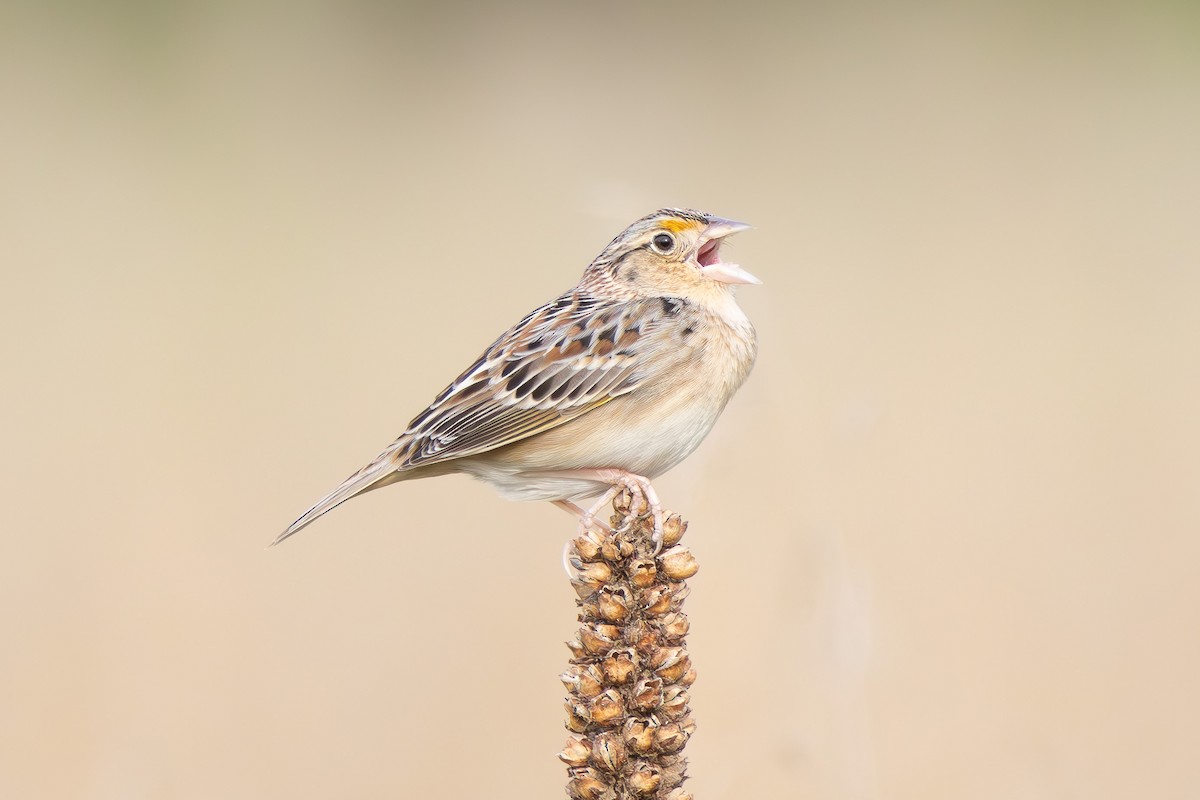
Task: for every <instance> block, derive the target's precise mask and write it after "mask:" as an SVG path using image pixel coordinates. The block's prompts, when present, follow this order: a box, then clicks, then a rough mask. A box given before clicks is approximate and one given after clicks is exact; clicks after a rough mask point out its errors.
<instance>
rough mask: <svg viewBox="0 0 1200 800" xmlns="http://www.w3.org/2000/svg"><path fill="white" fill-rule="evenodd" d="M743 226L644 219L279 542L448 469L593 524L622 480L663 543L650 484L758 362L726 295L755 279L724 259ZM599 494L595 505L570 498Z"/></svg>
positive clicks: (692, 214) (671, 215)
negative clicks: (401, 484)
mask: <svg viewBox="0 0 1200 800" xmlns="http://www.w3.org/2000/svg"><path fill="white" fill-rule="evenodd" d="M748 227H749V226H748V225H745V224H743V223H740V222H733V221H731V220H727V219H721V218H720V217H714V216H711V215H709V214H704V213H701V212H698V211H692V210H685V209H674V208H666V209H662V210H660V211H656V212H654V213H653V214H650V215H649V216H647V217H643V218H642V219H640V220H638V221H637V222H635V223H633V224H632V225H630V226H629V227H628V228H626V229H625V230H624V231H623V232H622V233H621V235H619V236H618V237H617V238H615V239H613V240H612V242H611V243H609V245H608V246H607V247H605V248H604V250H603V252H601V253H600V255H598V256H597V257H596V259H595V260H594V261H593V262H592V263H591V264H590V265H589V266H588V268H587V269H586V270H584V273H583V277H582V278H581V279H580V281H579V284H578V285H577V286H576V287H575V288H574V289H571V290H570V291H569V292H567V293H566V294H564V295H562V296H561V297H559V298H557V299H555V300H552V301H550V302H549V303H546V304H545V305H543V306H540V307H538V308H537V309H535V310H534V311H532V312H531V313H530V314H529V315H528V316H526V317H525V318H524V319H522V320H521V321H520V322H518V323H517V324H516V325H514V326H513V327H512V328H510V329H509V330H507V331H505V332H504V333H503V334H501V335H500V338H499V339H497V340H496V341H495V342H493V343H492V345H491V346H490V347H488V349H487V350H486V351H485V352H484V353H483V355H482V356H480V357H479V360H477V361H476V362H475V363H474V364H472V365H471V366H470V367H468V368H467V370H466V371H465V372H463V374H462V375H460V376H458V378H457V379H455V381H454V382H453V383H451V384H450V385H449V386H448V387H446V389H445V390H443V391H442V393H441V394H439V395H438V396H437V398H436V399H435V400H434V401H433V403H432V404H431V405H430V406H429V408H427V409H425V410H424V411H422V412H421V413H420V414H418V415H417V416H416V418H415V419H413V421H412V422H410V423H409V424H408V428H407V429H406V430H405V431H404V433H403V434H402V435H401V436H400V438H399V439H397V440H396V441H395V442H393V443H392V444H391V445H390V446H388V448H387V449H386V450H384V451H383V452H382V453H380V454H379V456H378V457H376V458H375V460H374V461H372V462H371V463H370V464H368V465H367V466H365V467H363V468H362V469H360V470H359V471H358V472H356V473H354V474H353V475H351V476H350V477H349V478H348V479H346V481H345V482H343V483H342V484H341V485H340V486H338V487H337V488H336V489H334V490H333V491H332V492H330V493H329V494H328V495H326V496H325V497H323V498H321V499H320V500H319V501H318V502H317V504H316V505H314V506H313V507H312V508H310V509H309V510H308V511H306V512H305V513H304V515H303V516H302V517H300V518H299V519H298V520H296V521H295V522H293V523H292V524H291V525H290V526H289V527H288V529H287V530H286V531H284V532H283V533H281V534H280V535H279V537H278V538H276V539H275V542H274V543H275V544H277V543H279V542H281V541H283V540H284V539H286V538H287V537H289V536H291V535H292V534H293V533H296V532H297V531H299V530H300V529H301V528H303V527H305V526H306V525H308V524H309V523H311V522H312V521H313V520H315V519H316V518H317V517H319V516H321V515H322V514H324V513H325V512H326V511H329V510H330V509H332V508H334V507H335V506H337V505H339V504H341V503H342V502H344V501H346V500H349V499H350V498H351V497H354V496H355V495H358V494H362V493H363V492H366V491H369V490H371V489H377V488H379V487H381V486H386V485H387V484H389V483H396V482H397V481H404V480H409V479H410V478H426V477H431V476H434V475H445V474H448V473H452V472H465V473H467V474H469V475H473V476H475V477H476V478H480V479H482V480H484V481H487V482H488V483H490V484H491V485H492V486H493V487H495V488H496V489H497V491H499V492H500V494H501V495H503V496H504V497H507V498H509V499H513V500H550V501H552V502H553V503H555V504H556V505H558V506H560V507H562V508H565V509H567V510H568V511H570V512H571V513H573V514H576V515H578V516H579V518H580V524H581V525H583V526H586V525H589V524H592V523H593V519H592V517H593V515H594V514H595V513H596V512H597V511H599V510H600V509H601V508H602V507H603V506H604V505H605V504H607V503H608V502H609V501H610V500H611V499H612V498H613V497H614V496H615V495H616V493H617V492H618V491H620V490H621V488H622V487H627V488H629V489H630V490H631V491H634V492H636V493H638V494H640V495H641V496H642V497H643V498H644V499H645V501H646V505H647V506H648V508H649V510H650V511H651V512H652V513H653V515H654V529H655V537H656V541H661V536H662V506H661V504H660V503H659V501H658V497H657V495H656V494H655V492H654V489H653V487H652V486H651V485H650V479H651V478H654V477H657V476H658V475H661V474H662V473H664V472H666V471H667V470H669V469H670V468H671V467H673V466H675V465H676V464H678V463H679V462H680V461H682V460H683V459H684V458H686V457H687V456H688V455H689V454H690V453H691V452H692V451H693V450H695V449H696V447H697V446H698V445H699V444H700V442H701V441H702V440H703V439H704V437H705V436H706V435H708V432H709V430H711V429H712V426H713V424H714V423H716V421H717V417H718V416H719V415H720V414H721V411H722V410H723V409H724V408H725V404H726V403H727V402H729V398H730V397H732V396H733V393H734V392H735V391H737V389H738V387H739V386H741V385H742V382H743V381H745V379H746V376H747V375H748V374H749V372H750V368H751V366H753V364H754V357H755V353H756V351H757V343H756V338H755V333H754V327H753V326H752V325H751V324H750V321H749V320H748V319H747V318H746V315H745V314H744V313H743V312H742V310H741V309H740V308H739V307H738V305H737V303H736V302H735V301H734V297H733V292H732V290H731V287H732V286H733V285H734V284H739V283H760V281H759V280H758V279H757V278H755V277H754V276H753V275H751V274H750V273H748V272H746V271H745V270H743V269H742V268H741V267H739V266H737V265H736V264H727V263H724V262H723V261H721V260H720V252H719V251H720V247H721V242H722V240H723V239H724V238H725V237H726V236H729V235H730V234H732V233H736V232H738V231H741V230H745V229H746V228H748ZM598 494H602V497H601V499H600V500H599V501H598V502H596V503H595V504H594V505H592V506H591V508H589V509H587V510H586V511H585V510H583V509H581V508H580V507H579V506H577V505H575V503H574V501H575V500H579V499H582V498H586V497H594V496H595V495H598Z"/></svg>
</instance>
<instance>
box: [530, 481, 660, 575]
mask: <svg viewBox="0 0 1200 800" xmlns="http://www.w3.org/2000/svg"><path fill="white" fill-rule="evenodd" d="M538 474H541V475H547V476H553V477H556V478H582V479H584V480H591V481H596V482H597V483H607V484H608V485H609V487H610V488H609V489H608V491H606V492H605V493H604V494H602V495H600V499H598V500H597V501H596V502H595V503H593V504H592V506H591V508H589V509H587V510H586V511H582V510H580V508H579V506H577V505H575V504H574V503H571V502H569V501H566V500H554V501H552V502H553V503H554V504H555V505H556V506H558V507H559V508H562V509H565V510H568V511H570V512H571V513H574V514H577V515H578V516H579V525H580V530H586V529H587V527H588V526H589V525H591V524H593V523H594V522H595V517H596V514H597V512H599V511H600V510H601V509H602V508H604V507H605V506H606V505H608V504H609V503H611V502H612V501H613V499H614V498H615V497H616V496H617V495H618V494H620V493H621V490H622V489H628V490H629V491H630V492H632V493H633V494H635V495H639V496H641V497H642V499H643V500H645V501H646V505H647V506H649V508H650V513H651V514H652V515H653V517H654V552H655V553H656V554H657V553H658V551H659V550H661V549H662V539H663V508H662V504H661V503H660V502H659V501H658V493H657V492H655V491H654V487H653V486H651V485H650V479H649V478H646V477H643V476H641V475H635V474H634V473H632V472H629V471H627V470H623V469H615V468H606V469H570V470H555V471H553V472H542V473H538Z"/></svg>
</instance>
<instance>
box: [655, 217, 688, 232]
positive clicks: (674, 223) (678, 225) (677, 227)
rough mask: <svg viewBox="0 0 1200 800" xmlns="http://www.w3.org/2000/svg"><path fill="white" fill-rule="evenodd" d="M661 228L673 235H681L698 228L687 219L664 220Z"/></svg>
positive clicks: (660, 223)
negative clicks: (681, 232) (690, 229)
mask: <svg viewBox="0 0 1200 800" xmlns="http://www.w3.org/2000/svg"><path fill="white" fill-rule="evenodd" d="M658 225H659V227H660V228H666V229H667V230H669V231H670V232H671V233H679V232H680V231H686V230H688V229H689V228H694V227H696V223H695V222H692V221H691V220H687V219H664V220H661V221H660V222H659V223H658Z"/></svg>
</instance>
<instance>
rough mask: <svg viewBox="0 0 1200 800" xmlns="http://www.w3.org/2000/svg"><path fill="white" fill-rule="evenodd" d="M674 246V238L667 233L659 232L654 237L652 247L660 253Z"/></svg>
mask: <svg viewBox="0 0 1200 800" xmlns="http://www.w3.org/2000/svg"><path fill="white" fill-rule="evenodd" d="M674 246H675V240H674V239H672V238H671V234H669V233H660V234H659V235H658V236H655V237H654V249H655V250H657V251H658V252H660V253H666V252H668V251H670V249H671V248H672V247H674Z"/></svg>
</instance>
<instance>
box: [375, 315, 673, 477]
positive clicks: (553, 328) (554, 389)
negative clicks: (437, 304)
mask: <svg viewBox="0 0 1200 800" xmlns="http://www.w3.org/2000/svg"><path fill="white" fill-rule="evenodd" d="M666 308H667V306H666V305H665V304H663V303H662V301H661V300H657V299H651V300H634V301H601V300H597V299H596V298H594V297H592V296H590V295H587V294H584V293H582V292H578V291H576V292H571V293H569V294H566V295H563V296H562V297H560V298H558V299H557V300H555V301H553V302H550V303H547V304H546V305H544V306H542V307H541V308H538V309H536V310H535V311H533V312H532V313H530V314H529V315H528V316H527V317H525V319H523V320H521V322H519V323H517V325H515V326H514V327H513V328H511V329H510V330H509V331H507V332H506V333H505V334H504V335H502V336H501V337H500V338H499V339H497V340H496V341H495V342H494V343H493V344H492V346H491V347H489V348H488V349H487V351H486V352H485V353H484V354H483V355H482V356H481V357H480V359H479V360H478V361H476V362H475V363H474V364H473V365H472V366H471V368H470V369H468V370H467V371H466V372H464V373H463V374H462V375H460V376H459V377H458V379H457V380H455V381H454V383H452V384H451V385H450V386H448V387H447V388H446V390H445V391H443V392H442V393H441V394H440V395H438V398H437V399H436V400H435V401H434V402H433V404H432V405H431V406H430V407H429V408H428V409H426V410H425V411H424V412H422V413H421V414H419V415H418V416H417V417H416V418H415V419H414V420H413V421H412V422H411V423H410V424H409V427H408V429H407V430H406V431H405V432H404V434H403V436H401V437H400V439H399V440H398V441H397V442H396V445H395V446H394V449H393V450H392V452H393V453H395V455H396V458H397V462H398V463H397V464H396V466H397V467H398V468H399V469H408V468H412V467H417V466H423V465H428V464H437V463H441V462H444V461H449V460H451V459H455V458H462V457H463V456H470V455H474V454H477V453H482V452H486V451H488V450H494V449H496V448H498V447H503V446H504V445H507V444H512V443H513V442H517V441H520V440H522V439H526V438H528V437H530V436H535V435H537V434H539V433H542V432H544V431H547V430H550V429H552V428H556V427H558V426H559V425H562V424H564V423H567V422H569V421H571V420H572V419H575V418H577V417H579V416H581V415H583V414H586V413H588V412H589V411H591V410H593V409H595V408H598V407H600V406H601V405H603V404H605V403H607V402H609V401H610V400H612V399H613V398H615V397H619V396H621V395H623V394H627V393H628V392H631V391H634V390H635V389H636V388H637V387H638V386H640V385H641V384H642V383H644V382H645V381H646V380H647V379H648V378H649V377H652V376H653V374H654V373H655V371H656V370H655V369H654V362H655V360H656V359H654V358H653V357H652V356H653V355H654V354H655V352H656V351H657V350H658V349H659V348H660V347H662V346H663V345H665V344H666V339H667V333H666V332H667V330H668V326H665V325H663V324H662V323H663V321H664V317H665V316H666V315H665V314H664V310H665V309H666ZM389 449H391V448H389Z"/></svg>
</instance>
